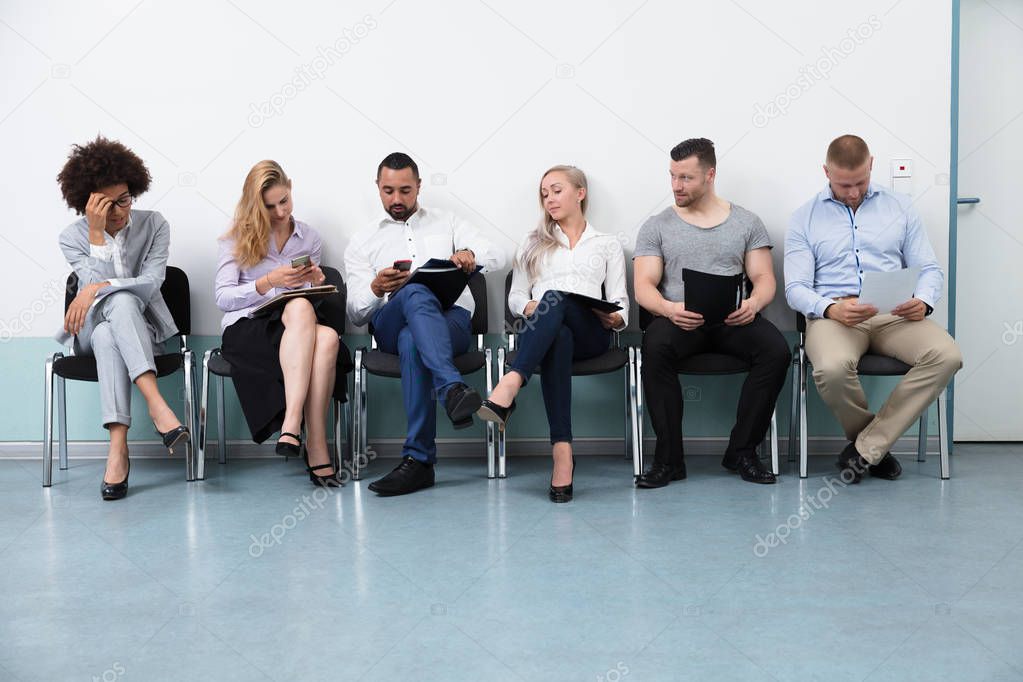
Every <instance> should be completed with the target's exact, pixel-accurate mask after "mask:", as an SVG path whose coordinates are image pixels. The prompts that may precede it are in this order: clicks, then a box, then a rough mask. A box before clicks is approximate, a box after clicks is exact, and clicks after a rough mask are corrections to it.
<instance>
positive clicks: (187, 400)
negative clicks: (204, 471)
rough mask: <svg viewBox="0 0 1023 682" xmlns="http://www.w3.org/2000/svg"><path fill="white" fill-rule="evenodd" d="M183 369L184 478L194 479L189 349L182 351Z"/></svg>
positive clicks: (192, 372) (192, 359) (192, 355)
mask: <svg viewBox="0 0 1023 682" xmlns="http://www.w3.org/2000/svg"><path fill="white" fill-rule="evenodd" d="M183 355H184V370H185V381H184V383H185V395H184V410H185V414H184V417H185V419H184V421H185V424H186V426H188V442H187V443H185V480H186V481H194V480H195V473H196V466H195V409H194V407H193V404H192V400H193V399H194V398H195V384H194V379H195V353H193V352H192V351H190V350H186V351H184V354H183Z"/></svg>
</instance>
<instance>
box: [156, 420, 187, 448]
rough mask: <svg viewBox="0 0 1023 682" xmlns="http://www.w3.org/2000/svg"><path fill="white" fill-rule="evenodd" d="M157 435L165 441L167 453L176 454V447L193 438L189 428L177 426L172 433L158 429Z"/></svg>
mask: <svg viewBox="0 0 1023 682" xmlns="http://www.w3.org/2000/svg"><path fill="white" fill-rule="evenodd" d="M156 434H157V435H158V436H160V438H162V439H163V446H164V447H165V448H167V452H169V453H170V454H172V455H173V454H174V446H175V445H177V444H178V443H180V442H181V441H182V440H187V439H189V438H191V437H192V434H190V433H189V432H188V427H187V426H185V425H183V424H182V425H181V426H176V427H174V428H173V429H171V430H170V431H161V430H160V429H156Z"/></svg>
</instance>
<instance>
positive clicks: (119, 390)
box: [75, 291, 163, 426]
mask: <svg viewBox="0 0 1023 682" xmlns="http://www.w3.org/2000/svg"><path fill="white" fill-rule="evenodd" d="M145 309H146V304H145V303H143V302H142V300H141V299H140V298H139V297H138V296H136V295H135V294H132V293H130V292H127V291H117V292H114V293H112V294H109V295H107V296H106V297H104V298H103V299H101V300H100V302H99V303H97V304H96V306H95V307H94V308H93V309H92V310H90V311H89V315H88V317H87V318H86V320H85V325H84V326H83V327H82V330H81V331H80V332H79V333H78V336H77V337H76V342H75V352H76V353H79V354H81V355H93V356H95V358H96V373H97V375H98V377H99V397H100V408H101V413H102V415H103V426H108V425H109V424H124V425H125V426H131V385H132V382H133V381H135V379H137V378H138V377H139V376H140V375H142V374H145V373H146V372H155V371H156V362H155V361H154V359H153V354H154V352H157V351H162V349H163V344H162V343H159V342H157V341H156V340H155V339H154V338H153V330H152V329H151V328H150V327H149V325H148V324H147V323H146V318H145V316H144V314H143V313H144V311H145Z"/></svg>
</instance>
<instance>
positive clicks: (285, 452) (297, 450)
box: [274, 431, 302, 457]
mask: <svg viewBox="0 0 1023 682" xmlns="http://www.w3.org/2000/svg"><path fill="white" fill-rule="evenodd" d="M285 436H287V437H288V438H294V439H295V440H297V441H298V445H295V444H294V443H283V442H281V438H284V437H285ZM274 452H276V453H277V454H278V455H280V456H281V457H298V456H299V455H300V454H302V436H300V435H299V434H297V433H288V432H287V431H281V436H280V438H278V439H277V445H276V446H275V447H274Z"/></svg>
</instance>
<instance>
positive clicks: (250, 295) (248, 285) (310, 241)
mask: <svg viewBox="0 0 1023 682" xmlns="http://www.w3.org/2000/svg"><path fill="white" fill-rule="evenodd" d="M219 246H220V253H219V256H218V258H217V273H216V277H215V278H214V287H215V296H216V300H217V307H218V308H220V309H221V310H223V311H224V319H223V320H221V322H220V329H221V331H223V330H224V329H227V328H228V327H229V326H231V325H232V324H234V323H235V322H237V321H238V320H240V319H241V318H243V317H248V316H249V313H251V312H252V310H253V309H254V308H256V307H257V306H259V305H260V304H262V303H265V302H266V301H269V300H270V299H271V298H273V297H274V296H276V295H277V294H279V293H281V292H282V291H286V290H287V289H286V288H285V287H278V288H273V289H270V290H269V291H268V292H266V293H265V294H260V293H259V292H258V291H256V280H257V279H259V278H260V277H262V276H263V275H265V274H267V273H268V272H270V271H271V270H273V269H274V268H278V267H280V266H282V265H290V264H291V261H292V259H293V258H298V257H299V256H305V255H308V256H309V258H310V259H311V260H312V262H313V264H314V265H319V264H320V256H321V253H322V251H323V240H322V239H320V235H319V233H318V232H317V231H316V230H314V229H313V228H311V227H309V226H308V225H306V224H305V223H303V222H301V221H299V220H296V221H295V229H294V230H293V231H292V233H291V236H290V237H288V241H286V242H284V248H283V249H281V250H280V251H278V250H277V244H276V243H275V241H274V240H273V239H271V240H270V248H269V250H268V251H267V254H266V258H264V259H263V260H261V261H259V262H258V263H256V264H255V265H254V266H252V267H251V268H248V269H245V270H243V269H241V268H240V267H239V266H238V262H237V261H235V259H234V240H233V239H221V240H220V242H219ZM309 286H311V285H310V284H309V283H305V284H303V285H302V286H301V287H299V288H302V289H304V288H306V287H309Z"/></svg>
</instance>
